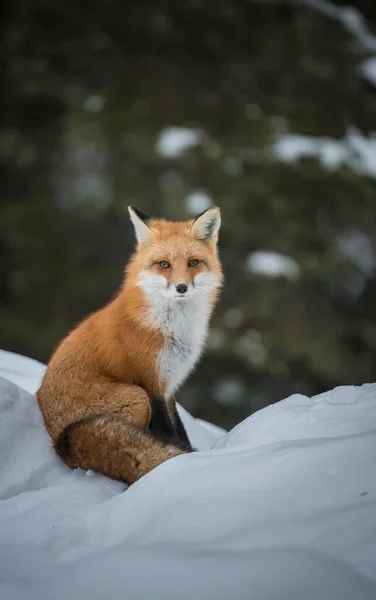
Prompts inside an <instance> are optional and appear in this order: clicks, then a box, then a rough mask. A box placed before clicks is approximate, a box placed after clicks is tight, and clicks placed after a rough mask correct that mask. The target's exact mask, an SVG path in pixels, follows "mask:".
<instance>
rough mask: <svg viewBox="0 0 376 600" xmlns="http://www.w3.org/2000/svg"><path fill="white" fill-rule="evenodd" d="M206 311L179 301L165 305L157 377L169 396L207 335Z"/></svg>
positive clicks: (192, 362) (191, 363)
mask: <svg viewBox="0 0 376 600" xmlns="http://www.w3.org/2000/svg"><path fill="white" fill-rule="evenodd" d="M208 320H209V310H208V308H207V307H206V306H205V307H203V306H198V305H197V303H195V302H192V301H188V300H183V301H181V302H180V301H178V302H177V301H176V300H175V301H173V302H170V303H169V305H168V306H166V308H165V311H164V315H163V320H162V322H161V329H162V331H163V333H164V338H165V344H164V347H163V348H162V350H161V352H160V359H159V360H160V378H161V381H163V382H164V383H165V384H166V397H167V398H169V397H170V396H171V395H172V394H173V393H174V391H175V390H176V389H177V388H178V387H179V386H180V385H181V384H182V383H183V381H184V379H185V378H186V377H187V375H188V374H189V372H190V371H191V370H192V369H193V367H194V365H195V364H196V362H197V360H198V358H199V356H200V354H201V351H202V348H203V344H204V342H205V338H206V335H207V328H208Z"/></svg>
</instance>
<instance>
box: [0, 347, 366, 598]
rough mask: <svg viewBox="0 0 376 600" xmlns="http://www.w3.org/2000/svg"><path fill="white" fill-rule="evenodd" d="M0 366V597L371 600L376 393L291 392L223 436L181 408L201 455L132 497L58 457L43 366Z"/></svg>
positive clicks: (168, 468)
mask: <svg viewBox="0 0 376 600" xmlns="http://www.w3.org/2000/svg"><path fill="white" fill-rule="evenodd" d="M12 364H14V372H13V371H12ZM0 367H1V369H2V376H3V377H4V376H5V377H7V379H4V378H3V379H0V414H1V418H2V427H1V429H0V597H1V598H4V599H5V598H6V599H7V600H8V599H9V600H16V599H17V600H34V599H35V600H50V599H51V598H53V599H54V600H55V599H56V600H60V599H61V600H63V599H64V600H66V598H67V597H68V598H69V599H70V600H82V599H83V598H90V599H91V600H102V599H107V598H119V597H123V596H124V597H126V598H131V599H132V600H138V599H140V600H141V599H142V600H144V599H147V598H153V600H176V598H179V599H181V600H185V599H187V600H188V599H193V598H197V599H199V600H201V599H202V600H207V599H208V600H210V599H214V598H215V599H218V600H222V599H223V600H224V599H228V598H236V599H238V600H243V599H244V600H245V599H247V600H248V599H249V598H250V597H253V598H257V599H262V600H295V599H296V600H301V598H304V599H305V600H323V599H324V600H329V599H330V600H333V598H341V600H353V599H354V598H356V599H357V600H371V599H374V598H375V597H376V477H375V464H374V462H375V461H374V456H375V450H376V429H375V425H374V424H375V422H376V384H367V385H364V386H361V387H351V386H348V387H340V388H336V389H334V390H332V391H330V392H327V393H325V394H321V395H319V396H316V397H313V398H307V397H306V396H302V395H294V396H291V397H290V398H287V399H285V400H282V401H281V402H279V403H277V404H275V405H272V406H269V407H267V408H265V409H264V410H262V411H259V412H258V413H256V414H254V415H252V416H251V417H249V418H247V419H246V420H245V421H243V422H242V423H240V424H239V425H238V426H236V427H235V428H234V429H233V430H232V431H230V432H229V433H227V434H224V432H222V431H221V430H218V429H217V428H214V427H210V425H205V426H204V425H203V424H202V422H201V421H199V420H196V419H193V417H191V416H190V415H188V413H186V411H182V418H183V420H184V422H185V424H186V426H187V429H188V432H189V434H190V435H191V437H192V438H194V439H193V443H197V445H198V446H199V447H200V448H201V451H199V452H196V453H193V454H190V455H186V456H179V457H176V458H173V459H171V460H169V461H167V462H166V463H164V464H162V465H160V466H159V467H157V468H156V469H154V471H152V472H151V473H149V474H148V475H146V476H145V477H143V478H142V479H141V480H139V481H138V482H137V483H136V484H134V485H133V486H131V487H130V488H129V489H127V490H126V491H125V492H124V486H123V485H122V484H120V483H118V482H114V481H111V480H109V479H107V478H106V477H104V476H100V475H93V476H92V477H87V476H86V475H85V473H84V472H83V471H81V470H76V471H70V470H69V469H68V468H67V467H65V466H64V465H63V464H62V463H61V462H59V460H58V459H57V457H56V456H55V455H54V453H53V451H52V449H51V446H50V443H49V439H48V435H47V433H46V432H45V430H44V427H43V423H42V417H41V415H40V413H39V410H38V407H37V403H36V400H35V397H34V396H33V395H32V393H33V392H34V391H35V389H36V388H37V387H38V382H39V379H40V375H41V372H42V370H43V365H42V366H41V365H40V363H35V362H32V361H28V360H27V359H25V358H22V357H18V356H16V355H11V354H8V353H1V354H0ZM33 373H34V375H35V377H34V384H33V383H32V379H33ZM25 388H27V389H28V391H26V390H25ZM30 392H31V393H30Z"/></svg>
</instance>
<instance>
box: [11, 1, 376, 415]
mask: <svg viewBox="0 0 376 600" xmlns="http://www.w3.org/2000/svg"><path fill="white" fill-rule="evenodd" d="M1 11H2V18H1V20H0V28H1V46H0V49H1V69H0V103H1V109H0V121H1V125H0V169H1V173H0V347H2V348H5V349H7V350H12V351H15V352H20V353H22V354H25V355H28V356H31V357H34V358H36V359H39V360H41V361H46V360H47V359H48V357H49V355H50V354H51V352H52V350H53V348H54V346H55V345H56V343H57V341H58V340H59V339H60V338H61V337H63V336H64V335H65V334H66V332H67V331H68V330H69V329H70V328H71V327H72V326H73V325H74V324H75V323H76V322H77V321H78V320H79V319H81V318H82V317H83V316H85V315H87V314H88V313H89V312H90V311H93V310H94V309H96V308H99V307H100V306H101V305H103V304H104V303H105V302H107V301H108V300H109V299H110V298H111V297H112V296H113V295H114V293H115V292H116V290H117V288H118V287H119V284H120V282H121V280H122V276H123V268H124V265H125V263H126V261H127V259H128V257H129V254H130V252H131V251H132V249H133V247H134V235H133V230H132V227H131V224H130V222H129V219H128V214H127V205H128V204H134V205H135V206H137V207H139V208H141V209H142V210H143V211H145V212H149V213H150V214H152V215H156V216H166V217H169V218H172V219H186V218H189V217H191V216H194V215H195V214H197V213H199V212H201V211H202V210H204V209H205V208H207V207H208V206H210V205H213V204H216V205H219V206H220V207H221V209H222V215H223V229H222V235H221V239H220V250H221V257H222V260H223V265H224V271H225V275H226V285H225V289H224V292H223V295H222V298H221V303H220V305H219V306H218V308H217V310H216V313H215V317H214V319H213V321H212V330H211V334H210V339H209V342H208V346H207V351H206V353H205V355H204V357H203V359H202V361H201V362H200V365H199V367H198V368H197V370H196V371H195V373H194V374H193V375H192V376H191V377H190V378H189V380H188V381H187V383H186V384H185V385H184V387H183V389H182V390H181V391H180V392H179V394H178V400H179V401H180V402H182V404H183V405H185V406H186V407H187V408H188V409H189V410H190V411H192V412H193V414H195V415H196V416H199V417H202V418H207V419H209V420H211V421H213V422H215V423H218V424H221V425H223V426H225V427H230V426H232V425H234V424H235V423H237V422H238V421H239V420H240V419H242V418H244V417H245V416H247V415H248V414H250V413H251V412H253V411H255V410H257V409H259V408H261V407H263V406H266V405H268V404H270V403H272V402H275V401H277V400H279V399H281V398H283V397H285V396H287V395H289V394H291V393H293V392H300V393H303V394H309V395H311V394H315V393H318V392H321V391H324V390H327V389H329V388H332V387H334V386H336V385H340V384H360V383H364V382H369V381H374V380H375V379H376V133H375V132H376V3H375V2H373V1H372V0H369V1H368V2H367V1H366V0H365V1H364V2H347V3H346V6H343V5H342V2H329V1H326V0H306V1H304V0H301V1H299V2H287V1H284V2H278V1H255V0H248V1H247V0H243V1H240V0H215V1H209V0H179V1H177V0H153V1H146V0H126V1H124V0H107V1H106V2H105V1H101V0H90V2H89V1H80V0H74V1H73V0H64V1H62V0H56V1H55V2H51V1H50V0H14V1H13V2H10V1H7V2H5V3H3V4H2V8H1Z"/></svg>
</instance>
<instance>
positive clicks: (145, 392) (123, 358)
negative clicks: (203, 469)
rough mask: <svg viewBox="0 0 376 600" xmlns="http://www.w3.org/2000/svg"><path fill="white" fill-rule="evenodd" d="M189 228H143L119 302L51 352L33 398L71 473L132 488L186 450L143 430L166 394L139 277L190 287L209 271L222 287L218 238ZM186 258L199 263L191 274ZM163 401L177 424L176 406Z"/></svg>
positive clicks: (156, 334) (154, 224) (159, 344)
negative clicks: (146, 236)
mask: <svg viewBox="0 0 376 600" xmlns="http://www.w3.org/2000/svg"><path fill="white" fill-rule="evenodd" d="M193 224H194V221H188V222H181V223H175V222H174V223H173V222H168V221H164V220H150V221H148V228H149V230H150V235H151V238H152V241H151V243H150V244H146V243H139V245H138V248H137V250H136V252H135V253H134V255H133V256H132V257H131V259H130V261H129V264H128V266H127V269H126V277H125V281H124V284H123V286H122V287H121V289H120V291H119V293H118V295H117V296H116V297H115V298H114V300H113V301H112V302H110V303H109V304H108V305H107V306H105V307H104V308H102V309H100V310H98V311H97V312H95V313H94V314H92V315H90V316H89V317H88V318H87V319H85V320H84V321H83V322H82V323H80V324H79V325H78V326H77V327H76V328H75V329H74V330H73V331H72V332H71V333H69V335H68V336H67V337H66V338H65V339H64V340H63V341H62V342H61V343H60V344H59V345H58V347H57V349H56V350H55V352H54V354H53V356H52V358H51V360H50V362H49V364H48V368H47V371H46V374H45V376H44V379H43V382H42V385H41V387H40V389H39V390H38V393H37V398H38V402H39V406H40V409H41V411H42V413H43V417H44V421H45V425H46V428H47V430H48V432H49V434H50V436H51V438H52V440H53V443H54V447H55V449H56V451H57V452H58V454H59V455H60V456H61V458H62V459H63V460H65V462H66V463H67V464H68V465H69V466H71V467H78V466H80V467H83V468H87V469H93V470H98V471H100V472H102V473H105V474H107V475H109V476H110V477H114V478H118V479H121V480H124V481H126V482H127V483H133V481H135V480H137V479H138V478H139V477H140V476H142V475H143V474H145V473H146V472H148V471H149V470H151V469H152V468H154V467H155V466H156V465H157V464H160V463H161V462H163V460H167V459H168V458H170V457H171V456H175V455H177V454H180V453H182V452H184V451H186V449H185V448H184V445H181V444H179V443H175V442H174V441H173V440H170V441H169V440H167V441H166V440H162V439H157V438H156V437H155V436H152V435H150V434H149V432H148V431H147V429H148V426H149V423H150V420H151V418H152V404H151V399H152V398H153V397H162V398H163V397H164V396H165V393H166V382H165V381H164V380H163V377H161V373H160V370H159V368H160V365H159V362H158V356H159V353H160V351H161V349H162V348H163V347H164V345H165V344H166V343H169V342H168V341H166V339H165V336H164V334H163V331H161V330H160V329H158V328H155V327H152V326H151V325H150V322H149V319H148V315H149V312H150V307H149V304H148V301H147V299H146V297H145V295H144V292H143V290H142V289H141V288H140V287H139V285H138V278H139V275H140V273H141V272H142V271H147V272H151V273H156V274H161V273H162V275H163V276H164V277H165V278H166V280H167V281H168V282H169V283H170V284H177V283H180V282H181V281H184V282H186V283H190V282H192V280H193V279H194V277H195V276H196V275H197V274H198V273H206V272H209V273H215V275H216V276H217V277H218V281H219V282H220V281H222V273H221V267H220V263H219V260H218V256H217V250H216V238H214V239H209V240H198V239H196V238H195V236H194V235H193V234H192V226H193ZM190 258H192V259H197V260H199V261H200V262H199V263H198V265H197V266H195V267H189V266H188V263H187V261H188V259H190ZM163 260H166V261H169V262H170V263H171V269H170V270H169V273H165V272H164V271H165V270H163V269H162V268H161V266H160V265H159V262H161V261H163ZM162 271H163V272H162ZM217 296H218V290H217V289H216V290H213V291H212V292H211V293H210V298H209V304H210V306H209V311H210V312H211V310H212V308H213V307H214V304H215V301H216V299H217ZM166 400H168V402H166V407H167V410H168V412H169V414H170V417H171V421H174V420H176V419H175V414H176V408H175V402H174V401H173V399H172V398H170V399H166Z"/></svg>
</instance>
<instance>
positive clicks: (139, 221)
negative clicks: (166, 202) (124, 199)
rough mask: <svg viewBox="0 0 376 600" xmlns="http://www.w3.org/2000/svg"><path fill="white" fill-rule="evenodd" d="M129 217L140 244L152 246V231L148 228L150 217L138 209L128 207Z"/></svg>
mask: <svg viewBox="0 0 376 600" xmlns="http://www.w3.org/2000/svg"><path fill="white" fill-rule="evenodd" d="M128 211H129V216H130V218H131V221H132V223H133V227H134V230H135V232H136V238H137V241H138V243H139V244H150V243H151V230H150V228H149V226H148V221H150V217H148V215H145V213H143V212H141V211H140V210H138V209H137V208H134V207H133V206H128Z"/></svg>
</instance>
